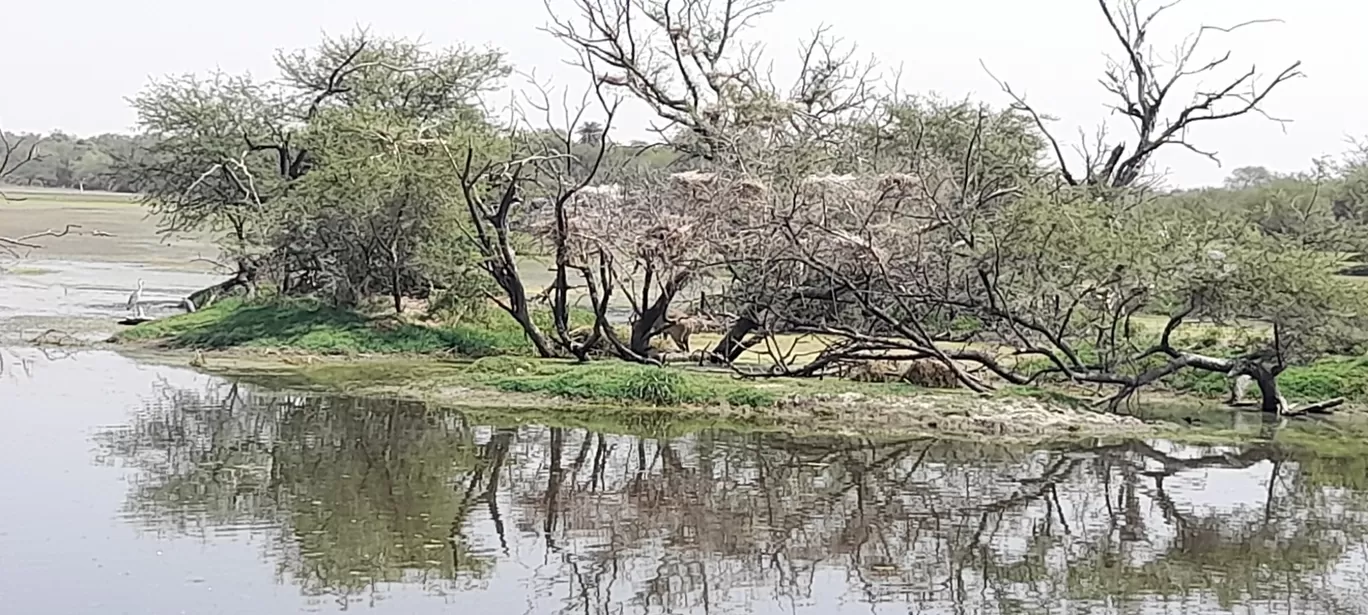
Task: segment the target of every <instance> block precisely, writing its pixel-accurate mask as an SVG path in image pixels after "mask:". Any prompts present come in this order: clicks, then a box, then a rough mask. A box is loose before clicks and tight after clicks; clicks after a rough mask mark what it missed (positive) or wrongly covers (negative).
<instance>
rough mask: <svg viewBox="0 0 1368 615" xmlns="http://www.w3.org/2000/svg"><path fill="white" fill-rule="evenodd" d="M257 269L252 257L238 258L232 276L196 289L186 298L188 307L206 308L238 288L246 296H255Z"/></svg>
mask: <svg viewBox="0 0 1368 615" xmlns="http://www.w3.org/2000/svg"><path fill="white" fill-rule="evenodd" d="M258 271H259V267H258V265H257V263H256V262H255V261H253V260H252V259H248V258H240V259H238V261H237V273H234V274H233V277H231V278H228V279H227V280H224V281H222V282H219V283H218V284H215V285H213V286H210V287H208V288H202V289H200V290H197V291H195V292H193V293H191V294H190V296H189V297H187V298H186V300H187V301H188V302H189V303H190V305H191V308H190V309H192V310H202V309H204V308H207V307H209V306H211V305H213V304H214V303H216V302H218V300H219V299H222V298H223V297H224V296H226V295H228V293H231V292H233V291H234V290H236V289H238V288H242V289H244V290H245V291H246V293H247V296H248V297H254V296H256V281H257V274H258Z"/></svg>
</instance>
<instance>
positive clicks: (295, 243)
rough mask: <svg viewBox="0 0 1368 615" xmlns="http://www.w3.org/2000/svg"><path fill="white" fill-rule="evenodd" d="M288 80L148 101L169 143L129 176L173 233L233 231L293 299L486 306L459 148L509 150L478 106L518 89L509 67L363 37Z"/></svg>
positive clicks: (232, 249)
mask: <svg viewBox="0 0 1368 615" xmlns="http://www.w3.org/2000/svg"><path fill="white" fill-rule="evenodd" d="M415 67H422V69H421V70H416V69H415ZM276 68H277V71H278V73H279V74H278V77H277V78H276V79H273V80H269V81H257V80H254V79H253V78H251V77H250V76H232V75H222V74H214V75H212V76H210V77H207V78H201V77H195V76H182V77H171V78H167V79H163V80H161V81H158V82H155V83H153V84H152V85H151V86H150V87H149V88H147V89H146V90H145V91H144V92H142V93H141V94H140V95H139V96H137V97H136V98H135V99H134V101H133V104H134V108H135V109H136V110H137V112H138V117H139V123H140V124H141V126H142V128H143V129H144V131H145V132H146V133H147V134H149V135H150V136H151V137H154V138H155V142H154V144H153V145H152V146H151V147H150V148H148V150H147V151H146V152H144V153H143V154H142V155H141V156H138V157H136V159H135V160H132V161H130V162H129V163H128V169H127V172H128V173H129V174H131V175H133V176H135V177H137V178H138V179H137V188H138V189H139V190H140V191H141V192H142V193H143V194H144V195H145V198H146V201H147V203H148V204H149V205H150V206H151V207H152V209H153V211H154V212H156V213H158V214H160V215H161V217H160V219H161V220H162V222H163V225H164V230H166V231H184V230H201V229H209V230H213V231H217V232H218V233H219V237H220V239H221V241H220V245H221V247H222V248H223V249H224V250H225V251H227V252H229V253H230V254H232V255H234V256H238V257H247V258H250V259H252V260H253V261H255V262H258V263H260V267H259V269H260V271H261V272H262V273H263V274H264V275H265V276H267V277H268V278H270V279H271V280H272V281H275V282H277V283H278V286H279V287H280V288H281V289H282V291H283V292H286V293H289V294H296V295H298V294H322V295H325V296H328V297H330V298H331V299H334V300H335V302H336V303H338V304H340V305H354V304H356V303H357V302H359V301H360V300H362V299H365V298H366V297H368V296H371V295H374V294H384V295H387V296H392V297H394V298H396V299H398V298H401V297H412V296H419V297H425V296H426V295H427V293H428V291H429V290H430V289H431V288H433V287H434V286H437V287H442V288H445V289H456V293H457V294H458V295H459V294H462V293H464V295H466V296H469V295H473V294H478V293H479V292H480V290H481V289H480V287H479V286H478V285H477V286H476V287H475V288H458V287H465V286H468V285H472V284H473V283H474V279H473V278H472V276H470V275H469V273H470V271H469V270H470V269H471V267H472V263H473V262H474V261H473V258H472V256H471V249H470V247H469V246H467V245H463V244H462V242H461V241H460V239H461V238H462V237H464V233H463V232H462V231H461V228H460V224H459V221H460V220H461V214H462V212H463V210H461V209H459V208H454V207H453V204H454V203H455V202H457V199H456V196H457V195H458V194H460V188H459V185H458V182H457V181H456V179H455V175H456V173H455V170H454V169H453V166H452V165H453V163H454V160H453V159H452V157H451V156H450V155H449V154H448V151H447V148H446V147H444V144H445V143H451V144H453V145H452V147H453V148H455V149H457V150H463V149H464V148H465V147H467V146H474V147H477V148H480V149H485V148H486V147H495V148H496V144H495V143H494V141H495V139H493V137H492V136H491V134H492V133H491V132H490V127H489V125H488V123H487V122H486V120H485V118H484V115H483V113H482V112H481V111H480V110H479V106H478V104H477V98H478V96H479V95H481V94H483V93H488V92H490V91H492V90H494V89H496V88H497V87H498V86H499V84H500V80H501V79H502V78H503V77H505V76H506V75H507V74H508V73H509V70H510V69H509V68H508V66H507V65H506V64H505V63H504V62H503V58H502V55H501V54H500V53H498V52H496V51H478V50H473V49H466V48H452V49H446V50H433V49H430V48H428V47H425V46H423V45H421V44H419V43H417V42H414V41H409V40H406V39H372V38H368V37H366V36H365V35H364V34H363V33H357V34H352V35H347V36H341V37H329V38H325V39H324V40H323V42H322V43H321V44H320V45H318V46H317V47H316V48H314V49H309V50H301V51H296V52H291V53H283V54H280V55H279V56H278V57H277V59H276ZM452 302H453V304H459V301H458V300H457V298H453V299H452Z"/></svg>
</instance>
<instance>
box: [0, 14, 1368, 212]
mask: <svg viewBox="0 0 1368 615" xmlns="http://www.w3.org/2000/svg"><path fill="white" fill-rule="evenodd" d="M551 1H552V6H553V7H563V10H566V11H570V10H572V6H573V4H572V2H571V0H551ZM1150 1H1154V0H1150ZM3 4H4V7H3V8H0V22H3V23H5V24H6V28H5V34H6V39H7V40H6V45H5V48H6V50H7V52H6V53H5V54H3V56H0V125H3V126H4V128H5V129H7V130H11V131H14V130H19V131H48V130H53V129H60V130H63V131H66V132H69V133H75V134H80V135H86V134H92V133H100V132H115V131H131V130H133V129H134V115H133V113H132V111H131V110H130V109H129V108H128V105H127V103H126V102H125V99H126V98H127V97H129V96H131V95H133V94H135V93H136V92H137V91H138V90H139V89H140V88H142V87H143V86H144V85H145V84H146V83H147V80H148V79H149V78H150V77H154V76H159V75H164V74H168V73H185V72H203V71H206V70H212V69H214V68H215V67H217V68H221V69H223V70H225V71H229V72H242V71H250V72H252V73H253V74H255V75H257V76H260V77H265V76H269V75H270V74H271V72H272V71H271V68H272V65H271V61H272V52H273V51H274V50H275V49H277V48H290V49H293V48H298V47H306V46H310V45H312V44H313V43H315V42H316V41H317V40H318V39H319V38H320V37H321V36H322V34H323V33H324V32H328V33H342V32H345V31H347V30H350V29H352V28H354V27H356V26H358V25H362V26H369V27H370V28H371V30H372V32H374V33H376V34H386V35H400V36H409V37H420V38H422V39H423V40H425V41H427V42H429V43H432V44H435V45H445V44H450V43H456V42H465V43H468V44H475V45H489V46H493V47H497V48H500V49H502V50H504V51H505V52H507V54H508V57H509V59H510V60H511V61H512V62H513V63H514V64H516V65H517V66H518V67H519V68H521V69H523V70H527V69H530V68H534V67H535V68H536V69H537V71H538V74H539V75H543V76H549V77H552V78H554V79H556V81H557V83H560V84H565V85H576V84H578V83H580V82H578V81H576V80H575V79H576V77H577V76H578V74H577V73H576V72H575V69H572V68H570V67H568V66H566V65H564V63H563V62H562V60H563V58H565V57H566V53H565V48H564V47H562V46H561V45H560V44H559V43H558V42H556V41H555V40H553V39H551V38H550V37H549V36H548V35H546V34H545V33H543V32H541V31H539V30H538V29H537V28H538V27H539V26H542V25H544V24H545V22H546V16H545V8H544V6H543V3H542V0H494V1H490V0H479V1H474V0H385V1H376V0H290V1H287V2H281V1H279V0H270V1H268V0H237V1H235V2H231V3H207V2H198V1H196V2H191V1H187V0H179V1H173V0H51V1H46V2H4V3H3ZM1267 17H1277V18H1281V19H1283V20H1284V21H1285V23H1282V24H1274V25H1268V26H1260V27H1259V28H1257V29H1250V30H1246V31H1242V32H1243V33H1242V34H1239V35H1237V36H1232V37H1227V38H1225V39H1213V40H1212V42H1213V43H1217V45H1226V44H1227V43H1228V45H1227V46H1228V47H1230V48H1233V49H1234V51H1235V56H1234V58H1233V60H1234V62H1235V63H1238V64H1239V68H1240V69H1246V68H1248V66H1249V65H1250V64H1251V63H1253V64H1257V65H1258V66H1259V67H1260V68H1261V69H1263V70H1265V71H1266V72H1268V73H1270V74H1274V73H1276V72H1277V71H1278V70H1280V69H1281V68H1282V67H1284V66H1285V65H1287V64H1288V63H1290V62H1291V61H1294V60H1301V61H1302V62H1303V63H1304V70H1305V72H1306V73H1307V75H1308V77H1307V78H1305V79H1300V80H1297V81H1295V82H1292V83H1289V84H1287V85H1286V86H1285V89H1284V90H1282V91H1281V92H1277V93H1275V95H1274V96H1273V99H1272V100H1271V102H1270V103H1269V104H1268V105H1267V108H1268V111H1269V113H1270V114H1272V115H1275V116H1278V117H1285V118H1289V119H1292V120H1294V121H1293V123H1291V124H1288V125H1286V126H1279V125H1278V124H1275V123H1272V122H1269V121H1267V120H1264V119H1259V118H1255V117H1247V118H1243V119H1239V120H1234V121H1229V122H1221V123H1219V124H1212V125H1210V126H1208V127H1204V128H1203V129H1202V130H1200V131H1198V132H1196V134H1195V135H1193V136H1194V139H1195V140H1196V141H1198V142H1200V143H1201V144H1202V145H1203V146H1205V147H1207V148H1209V149H1215V150H1217V151H1218V152H1219V154H1220V156H1221V159H1222V162H1223V167H1218V166H1216V165H1215V164H1214V163H1212V162H1211V161H1209V160H1206V159H1204V158H1201V157H1199V156H1196V155H1193V154H1189V153H1183V152H1170V153H1168V154H1167V155H1165V156H1163V157H1162V158H1161V159H1160V160H1159V164H1160V165H1161V167H1162V168H1163V169H1167V171H1168V175H1169V180H1170V182H1171V183H1173V184H1177V185H1183V186H1188V185H1198V184H1214V183H1219V182H1220V181H1221V179H1222V178H1224V177H1225V175H1226V174H1227V172H1228V171H1229V170H1230V169H1233V168H1235V167H1238V166H1244V165H1263V166H1267V167H1269V168H1271V169H1274V170H1283V171H1290V170H1299V169H1305V168H1307V167H1308V166H1309V164H1310V161H1311V159H1312V158H1314V157H1317V156H1322V155H1326V154H1338V153H1339V152H1341V151H1343V150H1344V149H1345V147H1346V140H1347V139H1348V138H1350V137H1361V136H1365V135H1368V51H1365V47H1364V45H1363V43H1362V42H1361V39H1360V37H1361V28H1362V25H1363V24H1364V23H1368V4H1359V3H1357V2H1345V1H1343V0H1303V1H1301V2H1287V1H1286V0H1185V3H1184V5H1182V6H1181V7H1180V9H1179V10H1176V11H1174V12H1173V13H1172V15H1171V16H1170V17H1169V18H1168V20H1167V21H1166V22H1165V23H1164V24H1163V26H1164V28H1165V30H1164V31H1165V33H1171V34H1173V35H1175V36H1178V35H1181V34H1183V33H1185V31H1186V30H1187V29H1188V28H1190V27H1191V26H1194V25H1196V24H1198V23H1214V24H1226V25H1229V24H1232V23H1235V22H1239V21H1243V20H1247V19H1252V18H1267ZM823 23H825V24H828V25H830V26H832V27H833V29H834V31H835V32H836V33H838V34H840V35H842V36H843V37H845V38H846V39H848V40H849V41H851V42H854V43H857V44H858V45H859V47H860V50H861V52H862V53H864V54H872V55H873V56H876V57H877V58H878V59H879V61H880V62H881V64H882V65H883V66H885V67H887V68H890V69H892V68H897V67H899V66H901V68H902V84H903V87H904V89H908V90H913V91H919V92H935V93H938V94H940V95H942V96H945V97H950V98H962V97H965V96H973V97H975V98H980V99H984V100H988V101H990V102H993V103H996V104H1005V103H1006V102H1007V101H1006V99H1005V97H1004V95H1003V94H1002V93H1001V92H1000V91H999V90H998V88H997V87H996V85H995V84H994V83H993V81H992V79H991V78H990V77H989V76H988V75H987V74H986V73H985V72H984V70H983V69H982V68H981V66H980V61H982V62H984V63H986V64H987V65H988V67H989V68H990V69H991V70H992V71H993V73H994V74H996V75H997V76H998V77H1000V78H1003V79H1004V80H1006V81H1008V82H1009V83H1011V84H1012V86H1013V87H1014V88H1017V89H1018V90H1020V91H1024V92H1026V93H1027V95H1028V99H1029V100H1030V102H1032V103H1033V104H1035V105H1036V106H1038V107H1039V108H1040V109H1041V110H1042V111H1044V112H1048V113H1049V114H1051V115H1054V116H1057V117H1060V118H1061V121H1060V122H1059V123H1058V124H1057V128H1058V131H1059V133H1060V134H1061V135H1063V136H1066V137H1076V135H1077V133H1078V130H1079V129H1080V128H1082V127H1086V128H1087V129H1088V130H1089V132H1091V131H1092V130H1094V127H1095V126H1097V125H1098V123H1100V122H1102V121H1104V120H1105V119H1106V117H1107V116H1106V112H1105V110H1104V108H1103V107H1102V103H1103V100H1104V93H1103V92H1102V90H1101V87H1100V86H1099V85H1098V83H1097V77H1098V76H1099V75H1100V74H1101V71H1102V68H1103V66H1104V62H1105V60H1104V59H1103V57H1102V53H1103V51H1104V50H1107V51H1110V50H1112V49H1113V47H1114V45H1115V43H1114V40H1113V39H1111V38H1109V36H1110V33H1109V31H1108V30H1107V29H1106V24H1105V22H1104V21H1102V16H1101V14H1100V12H1099V11H1098V8H1097V5H1096V3H1095V1H1094V0H1031V1H1025V0H958V1H949V0H938V1H935V2H923V1H917V0H787V1H786V2H785V3H784V4H782V5H781V6H780V8H779V9H778V10H777V11H776V12H775V13H774V14H773V15H771V16H770V17H768V18H767V19H766V20H765V21H764V22H762V24H761V26H762V27H761V28H759V29H757V30H755V31H753V32H751V33H750V36H751V37H752V38H753V39H756V40H759V41H761V42H764V43H765V44H766V45H767V46H768V49H769V51H770V53H771V55H772V56H773V57H774V58H775V63H776V68H777V72H779V73H780V74H783V72H784V69H785V68H789V69H791V68H792V67H793V66H794V62H793V61H792V60H791V59H790V58H792V57H793V55H794V54H793V52H794V50H795V49H796V45H797V40H798V39H799V38H801V37H803V36H806V35H808V34H810V33H811V32H812V30H813V29H814V28H815V27H817V26H818V25H820V24H823ZM1210 49H1212V50H1217V49H1218V47H1216V46H1213V47H1211V48H1210ZM634 111H635V112H634V113H633V114H632V115H630V116H629V117H628V118H627V122H626V124H625V125H624V128H625V132H624V133H621V134H619V135H618V136H619V138H632V137H643V136H645V132H644V128H645V126H646V120H647V115H646V113H645V112H644V111H643V110H639V109H638V110H634ZM1117 128H1122V126H1121V125H1119V124H1118V125H1117Z"/></svg>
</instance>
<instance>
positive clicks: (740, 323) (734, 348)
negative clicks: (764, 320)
mask: <svg viewBox="0 0 1368 615" xmlns="http://www.w3.org/2000/svg"><path fill="white" fill-rule="evenodd" d="M759 327H760V323H758V322H755V321H754V320H752V319H751V318H750V317H749V316H747V315H744V314H743V315H742V316H741V317H740V318H738V319H736V322H734V323H732V326H731V328H730V329H727V334H726V335H723V336H722V339H720V340H718V342H717V345H716V346H714V347H713V349H712V350H711V351H710V352H709V353H708V354H709V356H711V357H712V358H713V360H714V361H721V362H723V363H727V364H730V363H732V362H734V361H736V359H737V358H739V357H740V356H741V353H743V352H745V351H746V349H747V348H749V347H750V346H749V345H747V344H746V343H745V340H746V336H747V335H750V334H751V332H753V331H755V330H756V329H757V328H759Z"/></svg>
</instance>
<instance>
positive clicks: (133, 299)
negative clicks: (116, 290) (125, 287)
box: [128, 278, 145, 318]
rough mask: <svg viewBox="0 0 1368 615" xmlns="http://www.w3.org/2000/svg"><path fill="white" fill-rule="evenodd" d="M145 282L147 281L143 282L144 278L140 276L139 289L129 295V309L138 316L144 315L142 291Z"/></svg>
mask: <svg viewBox="0 0 1368 615" xmlns="http://www.w3.org/2000/svg"><path fill="white" fill-rule="evenodd" d="M144 284H145V282H143V279H142V278H138V290H135V291H133V293H132V294H130V295H128V310H129V311H131V312H133V313H134V315H135V316H137V317H138V318H143V317H144V316H143V308H142V293H143V285H144Z"/></svg>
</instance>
